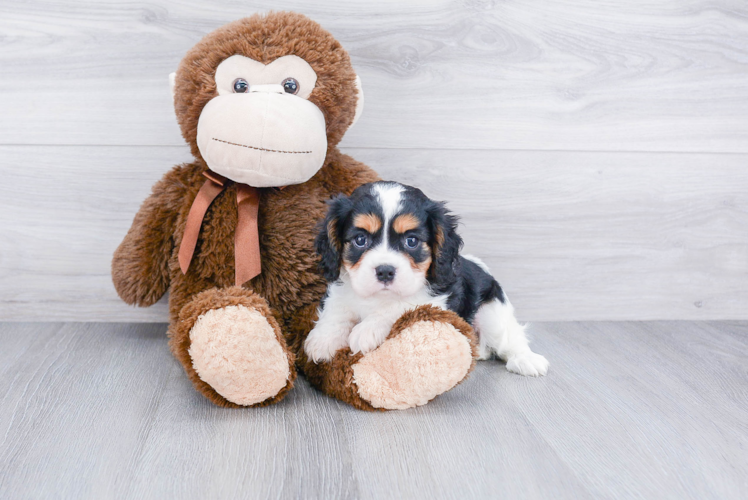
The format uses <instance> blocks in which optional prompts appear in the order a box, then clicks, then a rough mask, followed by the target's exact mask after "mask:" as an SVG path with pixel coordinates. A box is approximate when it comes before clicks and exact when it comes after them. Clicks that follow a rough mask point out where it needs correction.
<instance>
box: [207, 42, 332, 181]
mask: <svg viewBox="0 0 748 500" xmlns="http://www.w3.org/2000/svg"><path fill="white" fill-rule="evenodd" d="M316 82H317V75H316V73H315V72H314V70H313V69H312V67H311V66H310V65H309V64H308V63H307V62H306V61H304V60H303V59H302V58H300V57H298V56H294V55H288V56H283V57H280V58H278V59H276V60H274V61H273V62H271V63H270V64H268V65H265V64H262V63H260V62H257V61H255V60H253V59H250V58H248V57H244V56H241V55H234V56H231V57H229V58H227V59H225V60H224V61H223V62H221V64H219V65H218V68H217V69H216V76H215V83H216V90H217V92H218V95H217V96H216V97H214V98H213V99H211V100H210V102H208V104H207V105H206V106H205V107H204V108H203V110H202V113H200V119H199V121H198V125H197V145H198V148H200V154H201V155H202V157H203V159H204V160H205V161H206V163H207V164H208V166H209V167H210V169H211V170H213V171H214V172H217V173H219V174H221V175H224V176H226V177H228V178H229V179H231V180H234V181H236V182H241V183H244V184H249V185H251V186H256V187H270V186H285V185H288V184H299V183H302V182H306V181H307V180H309V179H310V178H311V177H312V176H313V175H314V174H315V173H316V172H317V171H318V170H319V169H320V168H321V167H322V163H323V162H324V160H325V154H326V153H327V133H326V130H325V117H324V115H323V114H322V112H321V111H320V109H319V108H318V107H317V106H315V105H314V104H312V103H311V102H309V101H308V100H307V98H308V97H309V95H310V94H311V93H312V90H313V89H314V85H315V83H316Z"/></svg>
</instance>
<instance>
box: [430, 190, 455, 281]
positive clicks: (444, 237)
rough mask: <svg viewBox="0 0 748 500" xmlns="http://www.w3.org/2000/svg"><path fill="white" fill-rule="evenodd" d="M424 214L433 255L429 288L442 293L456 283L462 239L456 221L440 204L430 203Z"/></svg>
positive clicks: (442, 204)
mask: <svg viewBox="0 0 748 500" xmlns="http://www.w3.org/2000/svg"><path fill="white" fill-rule="evenodd" d="M426 213H427V214H428V221H427V224H428V226H429V231H430V232H431V252H432V253H433V259H432V261H431V268H430V269H429V274H430V276H429V277H430V281H431V287H432V289H433V290H434V291H435V292H437V293H444V292H446V291H447V290H449V288H450V287H451V286H452V284H454V282H455V281H457V273H459V271H460V258H459V257H460V248H462V238H460V235H458V234H457V223H458V219H457V217H456V216H454V215H452V214H450V213H449V211H448V210H447V208H446V207H445V206H444V203H442V202H435V201H431V202H430V203H429V206H428V208H427V209H426Z"/></svg>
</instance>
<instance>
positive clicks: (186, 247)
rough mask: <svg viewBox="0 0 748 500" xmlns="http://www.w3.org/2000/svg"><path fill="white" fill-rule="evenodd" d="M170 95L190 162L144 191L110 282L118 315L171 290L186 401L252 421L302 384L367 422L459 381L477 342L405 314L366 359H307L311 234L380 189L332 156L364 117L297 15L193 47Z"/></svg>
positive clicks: (229, 29)
mask: <svg viewBox="0 0 748 500" xmlns="http://www.w3.org/2000/svg"><path fill="white" fill-rule="evenodd" d="M172 84H173V91H174V104H175V108H176V114H177V119H178V121H179V125H180V127H181V130H182V135H183V136H184V138H185V140H186V141H187V142H188V143H189V145H190V148H191V150H192V154H193V155H194V157H195V161H194V162H192V163H189V164H184V165H179V166H176V167H174V168H173V169H172V170H171V171H170V172H168V173H167V174H166V175H165V176H164V177H163V179H162V180H161V181H159V182H158V183H157V184H156V185H155V186H154V188H153V193H152V194H151V196H150V197H149V198H148V199H147V200H146V201H145V202H144V203H143V205H142V206H141V208H140V210H139V212H138V213H137V215H136V216H135V220H134V221H133V224H132V227H131V228H130V230H129V232H128V233H127V236H125V239H124V241H123V242H122V244H121V245H120V246H119V248H117V250H116V252H115V254H114V259H113V261H112V278H113V280H114V285H115V288H116V289H117V293H118V294H119V295H120V297H121V298H122V299H123V300H124V301H125V302H127V303H128V304H136V305H138V306H150V305H152V304H154V303H155V302H156V301H158V300H159V299H160V298H161V297H162V296H163V295H164V293H165V292H166V291H167V290H169V291H170V296H169V311H170V325H169V332H168V335H169V339H170V340H169V345H170V347H171V350H172V352H173V353H174V356H175V357H176V358H177V359H178V360H179V362H180V363H181V364H182V365H183V366H184V370H185V371H186V373H187V375H188V376H189V378H190V380H191V381H192V383H193V384H194V386H195V388H196V389H197V390H198V391H200V392H201V393H202V394H203V395H205V396H206V397H207V398H208V399H210V400H211V401H213V402H214V403H216V404H217V405H220V406H228V407H240V406H263V405H268V404H271V403H275V402H277V401H279V400H281V399H282V398H283V396H285V395H286V394H287V393H288V391H289V390H290V389H291V388H292V386H293V383H294V380H295V378H296V373H297V370H298V371H301V372H303V373H304V374H305V375H306V377H307V378H308V380H309V381H310V382H311V383H312V384H313V385H314V386H316V387H317V388H319V389H320V390H322V391H323V392H325V393H327V394H329V395H331V396H334V397H336V398H339V399H341V400H343V401H345V402H347V403H350V404H352V405H354V406H355V407H357V408H361V409H366V410H374V409H395V408H398V409H400V408H409V407H413V406H417V405H422V404H425V403H426V402H428V401H429V400H431V399H432V398H434V397H435V396H437V395H439V394H441V393H443V392H445V391H447V390H449V389H451V388H452V387H454V386H455V385H456V384H458V383H459V382H460V381H462V380H463V379H464V378H465V377H466V376H467V374H468V373H469V372H470V370H471V369H472V367H473V366H474V363H475V361H474V360H475V358H476V339H475V336H474V334H473V331H472V329H471V328H470V326H469V325H467V324H466V323H465V322H464V321H462V320H461V319H460V318H459V317H458V316H457V315H455V314H454V313H452V312H448V311H442V310H439V309H435V308H429V307H425V308H419V309H417V310H415V311H411V312H408V313H406V314H405V315H404V316H403V317H402V318H401V319H400V320H399V321H398V322H397V323H396V324H395V326H394V327H393V329H392V332H391V333H390V335H389V337H388V338H387V340H386V341H385V342H384V343H383V344H382V345H381V346H380V347H379V348H377V349H376V350H374V351H372V352H370V353H368V354H366V355H362V354H357V355H351V352H350V350H348V349H343V350H341V351H339V352H338V353H337V354H336V355H335V357H334V359H333V360H332V361H331V362H330V363H321V364H315V363H313V362H312V361H309V360H308V359H307V357H306V356H305V354H304V350H303V343H304V339H305V337H306V335H307V334H308V332H309V331H310V330H311V328H312V327H313V324H314V321H315V319H316V314H317V306H318V303H319V301H320V299H321V297H322V295H323V294H324V292H325V288H326V283H325V281H324V279H323V278H322V276H321V275H320V273H319V270H318V259H317V257H316V255H315V252H314V237H315V234H316V231H315V225H316V224H317V223H318V221H320V220H321V219H322V218H323V217H324V215H325V212H326V207H327V205H326V202H327V201H328V200H329V199H330V198H331V197H332V196H334V195H336V194H338V193H345V194H350V193H351V192H352V191H353V190H354V189H355V188H356V187H357V186H359V185H361V184H363V183H366V182H370V181H374V180H377V179H378V177H377V175H376V174H375V173H374V172H373V171H372V170H371V169H370V168H368V167H367V166H366V165H363V164H361V163H359V162H357V161H355V160H353V159H352V158H350V157H349V156H346V155H344V154H341V153H340V151H339V150H338V149H337V144H338V143H339V142H340V140H341V138H342V137H343V134H344V133H345V131H346V130H347V129H348V128H349V127H350V126H351V125H352V124H353V122H354V121H355V119H356V118H357V115H358V113H360V110H361V109H362V105H363V94H362V92H361V87H360V84H359V81H358V78H357V76H356V74H355V73H354V71H353V68H352V67H351V63H350V59H349V57H348V54H347V53H346V51H345V50H344V49H343V48H342V47H341V45H340V43H338V42H337V41H336V40H335V39H334V38H333V37H332V36H331V35H330V34H329V33H328V32H326V31H325V30H323V29H322V28H321V27H320V26H319V25H318V24H316V23H315V22H313V21H311V20H309V19H308V18H306V17H304V16H302V15H299V14H294V13H271V14H268V15H264V16H261V15H255V16H252V17H249V18H245V19H242V20H239V21H236V22H233V23H231V24H228V25H226V26H224V27H222V28H219V29H218V30H216V31H214V32H213V33H210V34H208V35H207V36H206V37H205V38H203V39H202V40H201V41H200V42H199V43H198V44H197V45H196V46H195V47H194V48H193V49H192V50H191V51H190V52H189V53H188V54H187V56H186V57H185V58H184V59H183V60H182V62H181V64H180V65H179V68H178V70H177V72H176V77H175V78H173V80H172ZM434 251H435V252H438V251H439V249H438V248H435V249H434Z"/></svg>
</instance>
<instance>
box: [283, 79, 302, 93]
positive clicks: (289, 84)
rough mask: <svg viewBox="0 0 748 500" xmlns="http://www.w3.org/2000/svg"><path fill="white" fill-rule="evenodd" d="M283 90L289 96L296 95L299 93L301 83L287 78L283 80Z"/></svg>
mask: <svg viewBox="0 0 748 500" xmlns="http://www.w3.org/2000/svg"><path fill="white" fill-rule="evenodd" d="M283 90H284V91H286V93H288V94H295V93H297V92H298V91H299V82H297V81H296V78H286V79H285V80H283Z"/></svg>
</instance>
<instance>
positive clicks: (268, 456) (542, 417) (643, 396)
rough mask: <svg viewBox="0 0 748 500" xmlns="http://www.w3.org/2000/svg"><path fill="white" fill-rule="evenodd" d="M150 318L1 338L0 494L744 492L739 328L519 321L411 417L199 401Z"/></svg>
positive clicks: (747, 348) (747, 339)
mask: <svg viewBox="0 0 748 500" xmlns="http://www.w3.org/2000/svg"><path fill="white" fill-rule="evenodd" d="M165 330H166V326H165V325H164V324H105V323H99V324H93V323H4V324H0V345H2V346H3V347H2V349H1V350H0V373H1V375H0V376H1V377H2V378H1V379H0V390H2V393H1V394H2V399H1V402H0V434H2V435H3V438H2V444H1V445H0V498H3V499H13V498H76V499H79V498H97V499H98V498H180V499H182V498H201V499H202V498H214V497H225V498H229V497H246V498H478V497H493V498H496V497H506V498H543V499H556V498H574V499H578V498H657V499H660V498H678V499H681V498H698V499H704V498H736V499H737V498H748V479H746V478H748V354H747V353H748V323H746V322H576V323H574V322H566V323H538V324H534V325H531V327H530V331H531V332H532V333H533V337H534V343H533V345H534V346H535V348H536V350H537V352H540V353H542V354H544V355H546V356H547V357H548V359H549V360H550V361H551V371H550V373H549V375H548V376H547V377H545V378H541V379H529V378H523V377H519V376H517V375H512V374H510V373H508V372H507V371H506V370H505V369H504V366H503V365H502V364H501V363H499V362H482V363H480V364H479V365H478V368H477V369H476V371H475V372H474V374H473V375H472V376H471V378H470V379H469V380H467V381H466V382H465V383H463V384H462V385H460V386H459V387H457V388H456V389H454V390H453V391H451V392H449V393H447V394H446V395H444V396H442V397H440V398H438V399H437V400H435V401H433V402H431V403H430V404H428V405H427V406H425V407H422V408H419V409H415V410H409V411H401V412H388V413H383V414H370V413H365V412H361V411H357V410H354V409H353V408H350V407H348V406H346V405H344V404H342V403H339V402H337V401H335V400H332V399H328V398H326V397H325V396H322V395H321V394H319V393H317V392H315V391H314V390H313V389H312V388H311V387H310V386H309V385H308V384H307V383H306V382H305V381H303V380H300V381H299V382H298V384H297V386H296V389H295V390H294V391H292V392H291V394H290V395H289V396H288V397H287V398H286V399H285V400H284V401H283V402H281V403H280V404H278V405H275V406H272V407H269V408H262V409H246V410H227V409H221V408H217V407H215V406H212V405H211V404H210V403H208V402H207V401H206V400H204V399H203V398H202V397H201V396H199V395H197V394H196V393H195V392H194V391H193V390H192V387H191V386H190V384H189V382H188V381H187V379H186V377H185V376H184V375H183V373H182V370H181V368H180V367H179V365H177V363H176V362H175V361H174V360H173V359H172V358H171V356H170V354H169V352H168V349H167V346H166V339H165Z"/></svg>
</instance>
